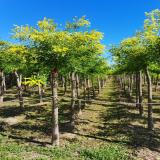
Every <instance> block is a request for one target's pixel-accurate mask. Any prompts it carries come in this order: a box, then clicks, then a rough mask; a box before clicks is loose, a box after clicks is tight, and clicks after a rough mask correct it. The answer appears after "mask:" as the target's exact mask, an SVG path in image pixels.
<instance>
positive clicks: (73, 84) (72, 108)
mask: <svg viewBox="0 0 160 160" xmlns="http://www.w3.org/2000/svg"><path fill="white" fill-rule="evenodd" d="M71 79H72V92H71V97H72V99H71V120H70V123H71V127H72V128H74V126H75V119H76V108H75V103H76V79H75V73H74V72H72V75H71Z"/></svg>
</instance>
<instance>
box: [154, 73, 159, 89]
mask: <svg viewBox="0 0 160 160" xmlns="http://www.w3.org/2000/svg"><path fill="white" fill-rule="evenodd" d="M158 81H159V74H157V77H156V84H155V92H157V88H158Z"/></svg>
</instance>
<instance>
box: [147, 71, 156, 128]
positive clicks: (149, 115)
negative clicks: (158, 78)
mask: <svg viewBox="0 0 160 160" xmlns="http://www.w3.org/2000/svg"><path fill="white" fill-rule="evenodd" d="M145 72H146V78H147V85H148V129H149V130H153V129H154V124H153V116H152V114H153V111H152V82H151V76H150V74H149V71H148V68H146V69H145Z"/></svg>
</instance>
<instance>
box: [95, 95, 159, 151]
mask: <svg viewBox="0 0 160 160" xmlns="http://www.w3.org/2000/svg"><path fill="white" fill-rule="evenodd" d="M111 97H113V100H112V101H114V100H116V99H117V98H118V97H119V93H118V92H112V93H111ZM134 110H136V108H133V107H130V106H126V105H106V112H104V113H103V114H102V115H101V117H102V118H103V120H104V122H106V123H105V124H104V125H103V127H100V132H99V133H97V136H102V137H106V138H107V139H112V140H113V142H114V141H118V140H119V141H121V142H122V143H124V142H125V141H127V144H129V145H131V146H132V147H139V146H143V147H147V148H149V149H152V150H156V151H158V152H160V150H159V149H160V138H159V132H160V129H159V128H156V129H155V131H149V130H148V129H147V128H145V127H144V126H146V123H147V118H145V117H140V116H139V114H138V112H133V111H134ZM144 124H145V125H144Z"/></svg>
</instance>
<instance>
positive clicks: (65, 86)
mask: <svg viewBox="0 0 160 160" xmlns="http://www.w3.org/2000/svg"><path fill="white" fill-rule="evenodd" d="M66 92H67V78H66V77H65V83H64V95H65V94H66Z"/></svg>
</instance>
